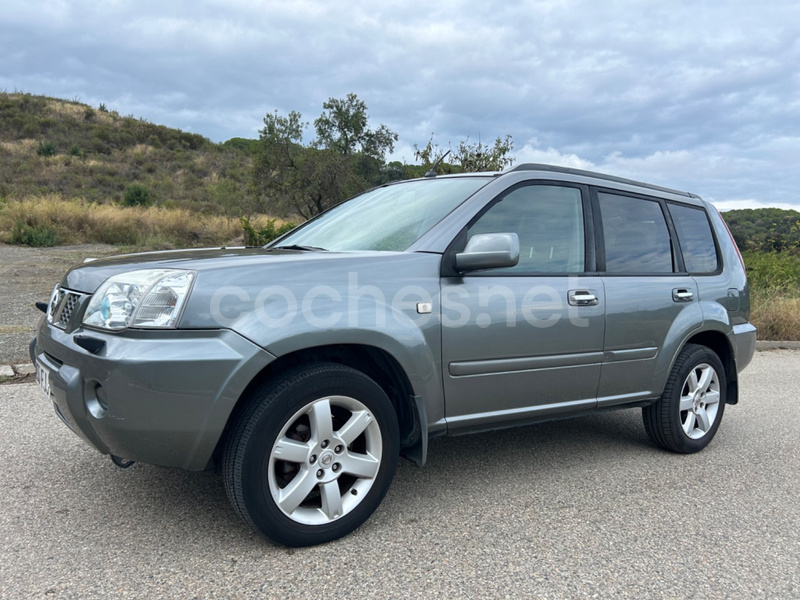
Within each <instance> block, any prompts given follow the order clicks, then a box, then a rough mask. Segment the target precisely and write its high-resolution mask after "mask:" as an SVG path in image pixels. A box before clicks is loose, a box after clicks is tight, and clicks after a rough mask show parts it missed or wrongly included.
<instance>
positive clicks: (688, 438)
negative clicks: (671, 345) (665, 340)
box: [642, 344, 727, 454]
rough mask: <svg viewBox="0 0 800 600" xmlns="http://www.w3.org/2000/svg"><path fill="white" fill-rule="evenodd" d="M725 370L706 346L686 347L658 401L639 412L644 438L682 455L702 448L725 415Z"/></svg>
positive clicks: (714, 432) (690, 345)
mask: <svg viewBox="0 0 800 600" xmlns="http://www.w3.org/2000/svg"><path fill="white" fill-rule="evenodd" d="M726 389H727V386H726V380H725V369H724V368H723V366H722V361H720V359H719V357H718V356H717V355H716V353H714V352H713V351H712V350H710V349H709V348H707V347H705V346H698V345H695V344H687V345H686V346H685V347H684V349H683V350H682V351H681V353H680V354H679V355H678V359H677V360H676V361H675V366H674V367H673V368H672V372H671V373H670V376H669V379H668V380H667V385H666V387H665V388H664V393H663V394H662V395H661V398H659V399H658V401H656V402H655V403H654V404H651V405H649V406H646V407H644V408H643V409H642V418H643V420H644V427H645V430H646V431H647V435H648V436H649V437H650V439H651V440H653V441H654V442H655V443H656V444H658V445H659V446H661V447H662V448H665V449H666V450H672V451H673V452H680V453H682V454H689V453H692V452H698V451H699V450H702V449H703V448H705V447H706V446H707V445H708V444H709V442H710V441H711V440H712V439H713V437H714V434H716V433H717V429H718V428H719V424H720V421H722V414H723V412H724V411H725V390H726Z"/></svg>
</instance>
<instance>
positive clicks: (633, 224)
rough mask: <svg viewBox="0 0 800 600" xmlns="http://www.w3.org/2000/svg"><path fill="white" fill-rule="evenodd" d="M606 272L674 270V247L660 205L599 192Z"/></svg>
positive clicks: (650, 201)
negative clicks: (672, 247)
mask: <svg viewBox="0 0 800 600" xmlns="http://www.w3.org/2000/svg"><path fill="white" fill-rule="evenodd" d="M597 198H598V201H599V203H600V215H601V218H602V221H603V236H604V237H605V251H606V272H607V273H625V274H633V273H671V272H672V270H673V269H672V249H671V245H670V239H669V230H668V229H667V223H666V221H665V220H664V213H663V212H662V211H661V205H660V204H659V203H658V202H654V201H652V200H643V199H641V198H630V197H628V196H617V195H616V194H607V193H603V192H600V193H598V194H597Z"/></svg>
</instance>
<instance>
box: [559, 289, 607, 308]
mask: <svg viewBox="0 0 800 600" xmlns="http://www.w3.org/2000/svg"><path fill="white" fill-rule="evenodd" d="M567 300H568V301H569V303H570V304H571V305H572V306H595V305H596V304H597V303H598V302H599V300H598V299H597V295H596V294H595V293H594V292H592V291H591V290H570V291H569V294H568V295H567Z"/></svg>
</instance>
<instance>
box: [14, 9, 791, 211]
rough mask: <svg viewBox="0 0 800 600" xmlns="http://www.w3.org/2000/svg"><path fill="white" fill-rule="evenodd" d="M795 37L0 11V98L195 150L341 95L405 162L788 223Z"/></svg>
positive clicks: (616, 12) (526, 18) (736, 30)
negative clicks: (597, 187)
mask: <svg viewBox="0 0 800 600" xmlns="http://www.w3.org/2000/svg"><path fill="white" fill-rule="evenodd" d="M43 15H47V18H43ZM798 22H800V4H798V3H796V2H794V1H790V0H774V1H772V2H770V3H768V4H757V3H752V2H750V1H744V0H731V1H730V2H726V3H697V2H691V1H689V0H676V1H675V2H670V3H668V4H652V3H650V4H642V3H640V2H634V1H633V0H619V1H615V2H592V1H590V0H529V1H522V2H514V3H489V4H487V3H485V2H478V1H477V0H465V1H460V2H455V1H454V0H443V1H442V2H437V3H434V4H430V3H423V2H419V1H416V2H415V1H413V0H406V1H403V2H400V1H399V0H387V1H386V2H380V3H375V2H372V1H369V2H368V1H366V0H353V1H352V2H347V3H343V2H330V1H329V0H297V1H292V2H272V1H268V0H211V1H191V2H190V1H188V0H173V1H172V2H163V1H160V2H156V1H155V0H111V1H105V2H100V3H98V2H93V1H89V0H69V1H67V0H5V2H4V18H3V20H2V22H1V23H0V89H7V90H9V91H13V90H23V91H30V92H32V93H40V94H47V95H52V96H58V97H64V98H70V99H72V98H80V99H82V100H83V101H86V102H90V103H92V104H95V105H96V104H99V103H100V102H104V103H105V104H106V105H107V106H109V108H113V109H116V110H118V111H120V112H122V113H124V114H128V113H133V114H136V115H137V116H142V117H144V118H146V119H148V120H151V121H154V122H158V123H163V124H166V125H170V126H174V127H180V128H183V129H186V130H190V131H194V132H197V133H201V134H203V135H206V136H208V137H210V138H211V139H212V140H214V141H222V140H225V139H228V138H230V137H255V136H256V135H257V131H258V128H259V127H260V126H261V121H262V118H263V116H264V114H265V113H267V112H270V111H272V110H275V109H277V110H279V111H282V112H288V111H289V110H298V111H300V112H302V113H303V115H304V117H305V118H306V119H308V120H310V121H313V119H314V118H315V117H316V116H318V115H319V113H320V112H321V110H322V103H323V102H324V101H325V100H326V99H327V98H329V97H343V96H344V95H345V94H347V93H348V92H356V93H357V94H358V95H359V97H360V98H362V99H363V100H364V101H365V102H366V103H367V105H368V106H369V109H370V115H371V118H372V121H373V123H374V124H375V125H377V124H378V123H385V124H386V125H388V126H389V127H391V128H392V129H394V130H395V131H397V132H398V133H400V136H401V139H400V143H399V145H398V152H396V153H395V155H398V153H399V152H401V151H402V155H403V156H405V157H406V158H409V157H410V154H409V153H410V152H411V148H412V146H413V144H414V143H417V144H425V143H426V142H427V140H428V139H429V137H430V135H431V133H435V141H437V142H438V143H439V144H440V145H442V146H447V144H448V143H453V144H457V143H458V141H460V140H462V139H465V138H467V137H469V138H470V139H472V140H476V139H478V138H479V137H480V138H481V139H484V140H488V139H494V138H495V137H496V136H498V135H500V136H502V135H505V134H511V135H513V136H514V139H515V140H516V141H517V144H518V147H517V155H518V159H519V160H520V161H523V160H524V161H537V162H550V163H554V164H566V165H568V166H580V167H581V168H586V167H589V168H596V169H598V170H606V171H607V172H612V173H614V174H619V175H623V176H627V177H632V178H635V179H645V180H648V181H653V183H660V184H663V185H668V186H670V187H680V188H682V189H689V190H692V191H696V192H698V193H701V194H703V195H705V196H709V197H713V198H715V199H718V200H720V201H726V200H731V201H733V200H734V199H742V198H753V199H754V200H755V201H759V202H769V203H783V204H793V203H794V204H800V198H799V197H798V195H797V193H796V191H795V190H797V189H798V187H800V173H798V170H797V168H796V167H795V166H794V165H795V163H796V162H797V159H796V153H797V149H798V147H799V146H798V145H797V144H798V141H800V71H799V70H798V69H797V64H800V38H798V36H797V27H796V24H797V23H798Z"/></svg>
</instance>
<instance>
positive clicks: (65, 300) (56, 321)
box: [47, 288, 86, 329]
mask: <svg viewBox="0 0 800 600" xmlns="http://www.w3.org/2000/svg"><path fill="white" fill-rule="evenodd" d="M84 297H86V294H79V293H77V292H72V291H70V290H65V289H63V288H59V290H58V291H57V292H56V293H54V294H53V298H52V300H51V301H50V306H49V307H48V309H47V320H48V321H50V322H51V323H52V324H53V325H55V326H56V327H58V328H59V329H66V328H67V326H68V325H69V322H70V320H71V319H72V316H73V315H74V314H75V312H76V311H77V310H78V308H79V307H80V305H81V301H82V300H83V298H84Z"/></svg>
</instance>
